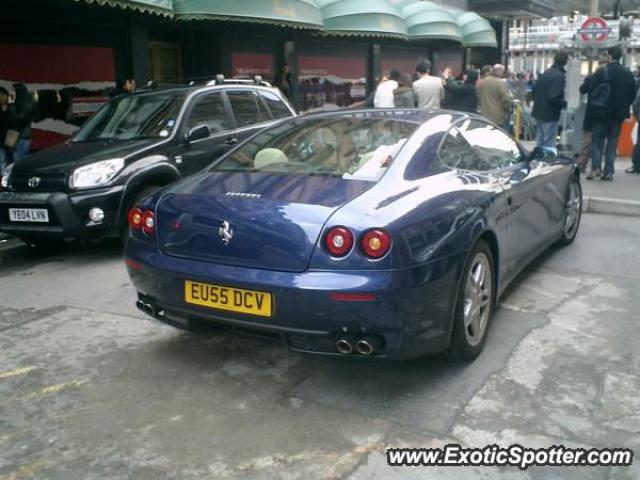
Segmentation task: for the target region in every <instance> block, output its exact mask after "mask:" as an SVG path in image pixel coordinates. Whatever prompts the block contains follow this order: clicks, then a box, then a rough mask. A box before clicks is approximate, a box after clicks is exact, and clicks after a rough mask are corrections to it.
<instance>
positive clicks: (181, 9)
mask: <svg viewBox="0 0 640 480" xmlns="http://www.w3.org/2000/svg"><path fill="white" fill-rule="evenodd" d="M173 8H174V11H175V15H176V17H177V18H179V19H183V20H206V19H209V20H231V21H234V20H235V21H246V22H254V23H270V24H274V25H280V26H287V27H297V28H310V29H316V30H321V29H322V15H321V14H320V10H319V9H318V6H317V5H316V4H315V2H314V1H313V0H273V1H265V0H173Z"/></svg>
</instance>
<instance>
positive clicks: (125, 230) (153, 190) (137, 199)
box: [120, 185, 162, 245]
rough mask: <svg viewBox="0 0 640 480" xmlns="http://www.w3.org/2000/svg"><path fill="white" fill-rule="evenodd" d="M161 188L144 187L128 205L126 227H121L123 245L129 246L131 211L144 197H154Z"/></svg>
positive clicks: (154, 186) (155, 186)
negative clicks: (129, 218)
mask: <svg viewBox="0 0 640 480" xmlns="http://www.w3.org/2000/svg"><path fill="white" fill-rule="evenodd" d="M161 188H162V187H159V186H157V185H149V186H147V187H143V188H142V190H140V192H138V194H137V195H136V196H135V197H134V199H133V201H132V202H131V203H130V204H129V205H127V210H126V215H125V218H124V225H122V226H121V227H120V241H121V242H122V244H123V245H126V244H127V239H128V238H129V224H128V217H129V210H130V209H131V208H132V207H133V206H134V205H136V204H137V203H138V202H140V200H142V199H143V198H144V197H148V196H149V195H153V194H154V193H156V192H157V191H158V190H160V189H161Z"/></svg>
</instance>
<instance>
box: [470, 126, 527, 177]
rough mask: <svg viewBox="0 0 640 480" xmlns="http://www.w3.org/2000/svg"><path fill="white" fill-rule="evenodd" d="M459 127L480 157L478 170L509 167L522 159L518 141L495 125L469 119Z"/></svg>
mask: <svg viewBox="0 0 640 480" xmlns="http://www.w3.org/2000/svg"><path fill="white" fill-rule="evenodd" d="M459 128H460V132H461V133H462V135H463V136H464V138H466V139H467V141H468V142H469V144H470V145H471V147H472V148H473V150H474V151H475V153H476V156H477V157H478V160H479V168H478V170H485V171H486V170H495V169H498V168H507V167H510V166H512V165H515V164H517V163H520V162H521V161H522V152H521V151H520V149H519V148H518V145H517V144H516V142H514V141H513V140H512V139H511V137H509V135H507V134H506V133H504V132H503V131H502V130H500V129H498V128H496V127H494V126H493V125H490V124H488V123H485V122H482V121H480V120H467V121H466V122H464V123H463V124H462V125H460V127H459Z"/></svg>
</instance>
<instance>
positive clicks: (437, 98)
mask: <svg viewBox="0 0 640 480" xmlns="http://www.w3.org/2000/svg"><path fill="white" fill-rule="evenodd" d="M429 72H431V62H430V61H429V60H426V59H423V60H421V61H420V62H418V65H417V66H416V73H417V75H418V79H417V80H416V81H415V82H413V92H414V93H415V95H416V99H417V102H418V108H440V105H441V104H442V100H444V85H443V83H442V79H440V78H438V77H433V76H431V75H430V73H429Z"/></svg>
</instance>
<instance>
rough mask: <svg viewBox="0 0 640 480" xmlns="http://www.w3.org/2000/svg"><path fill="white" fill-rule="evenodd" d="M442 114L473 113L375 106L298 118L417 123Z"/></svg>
mask: <svg viewBox="0 0 640 480" xmlns="http://www.w3.org/2000/svg"><path fill="white" fill-rule="evenodd" d="M440 115H451V116H453V117H454V121H457V120H459V119H462V118H465V117H472V116H473V115H470V114H466V113H462V112H456V111H451V110H443V109H439V108H431V109H421V108H404V109H398V108H375V109H361V110H333V111H330V112H317V113H307V114H304V115H301V116H299V117H298V118H297V120H298V121H304V120H305V119H309V120H312V119H325V120H326V119H331V118H336V119H339V118H380V119H383V118H387V119H396V120H403V121H408V122H415V123H421V124H422V123H425V122H428V121H429V120H431V119H433V118H436V117H438V116H440Z"/></svg>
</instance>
